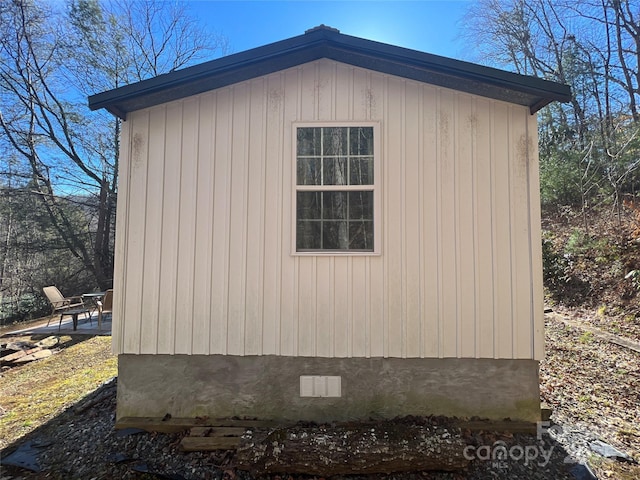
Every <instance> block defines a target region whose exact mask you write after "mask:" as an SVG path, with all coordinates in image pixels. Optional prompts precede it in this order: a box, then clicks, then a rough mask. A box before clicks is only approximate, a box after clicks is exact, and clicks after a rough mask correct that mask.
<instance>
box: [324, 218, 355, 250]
mask: <svg viewBox="0 0 640 480" xmlns="http://www.w3.org/2000/svg"><path fill="white" fill-rule="evenodd" d="M322 248H323V249H325V250H348V249H349V228H348V223H347V222H346V221H335V220H332V221H324V222H322Z"/></svg>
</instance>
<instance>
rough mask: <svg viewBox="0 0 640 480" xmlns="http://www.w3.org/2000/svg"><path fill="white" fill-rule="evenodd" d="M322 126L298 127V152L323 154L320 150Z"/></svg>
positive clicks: (299, 153)
mask: <svg viewBox="0 0 640 480" xmlns="http://www.w3.org/2000/svg"><path fill="white" fill-rule="evenodd" d="M321 138H322V128H298V146H297V150H296V151H297V154H298V156H300V155H314V156H319V155H321V154H322V152H321V150H320V146H321Z"/></svg>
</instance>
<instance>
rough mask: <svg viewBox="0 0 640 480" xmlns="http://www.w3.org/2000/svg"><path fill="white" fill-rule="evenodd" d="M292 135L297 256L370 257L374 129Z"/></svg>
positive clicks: (314, 130) (312, 129)
mask: <svg viewBox="0 0 640 480" xmlns="http://www.w3.org/2000/svg"><path fill="white" fill-rule="evenodd" d="M296 130H297V131H296V192H295V195H296V198H295V201H296V252H374V247H375V235H374V228H375V225H374V224H375V222H374V219H375V214H376V208H375V203H376V202H375V200H376V198H375V195H376V189H375V182H376V181H377V176H378V175H377V174H376V164H375V152H374V150H375V148H374V145H375V142H374V127H373V126H329V127H327V126H323V127H316V126H313V127H302V126H298V127H297V129H296Z"/></svg>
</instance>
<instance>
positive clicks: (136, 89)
mask: <svg viewBox="0 0 640 480" xmlns="http://www.w3.org/2000/svg"><path fill="white" fill-rule="evenodd" d="M320 58H328V59H331V60H335V61H338V62H342V63H346V64H349V65H353V66H356V67H362V68H366V69H369V70H374V71H377V72H381V73H387V74H391V75H396V76H399V77H404V78H408V79H412V80H417V81H420V82H424V83H429V84H432V85H438V86H441V87H447V88H452V89H455V90H459V91H463V92H467V93H472V94H476V95H481V96H484V97H489V98H493V99H497V100H503V101H506V102H510V103H515V104H518V105H524V106H527V107H529V110H530V112H531V113H532V114H533V113H535V112H537V111H538V110H539V109H541V108H542V107H544V106H545V105H547V104H549V103H551V102H553V101H560V102H568V101H569V100H570V99H571V90H570V88H569V87H568V86H567V85H562V84H559V83H555V82H551V81H548V80H542V79H540V78H535V77H528V76H524V75H518V74H515V73H511V72H507V71H504V70H498V69H495V68H490V67H484V66H481V65H477V64H473V63H468V62H463V61H460V60H454V59H451V58H446V57H440V56H438V55H432V54H429V53H424V52H419V51H417V50H410V49H407V48H402V47H396V46H393V45H388V44H385V43H380V42H374V41H372V40H365V39H362V38H358V37H352V36H349V35H344V34H342V33H340V32H339V31H338V30H336V29H334V28H330V27H326V26H324V25H320V26H319V27H316V28H313V29H310V30H307V31H306V32H305V34H304V35H299V36H297V37H293V38H289V39H287V40H282V41H279V42H276V43H271V44H269V45H265V46H262V47H258V48H254V49H251V50H247V51H244V52H240V53H236V54H233V55H229V56H226V57H222V58H219V59H216V60H212V61H209V62H205V63H201V64H199V65H195V66H193V67H188V68H185V69H182V70H176V71H173V72H171V73H167V74H164V75H159V76H157V77H154V78H150V79H148V80H143V81H141V82H137V83H133V84H130V85H126V86H124V87H120V88H116V89H114V90H109V91H106V92H103V93H98V94H96V95H92V96H90V97H89V108H90V109H91V110H97V109H100V108H106V109H107V110H108V111H109V112H111V113H113V114H114V115H116V116H118V117H120V118H122V119H126V117H127V113H128V112H131V111H134V110H139V109H142V108H146V107H151V106H153V105H158V104H161V103H165V102H169V101H172V100H177V99H180V98H184V97H188V96H191V95H196V94H199V93H203V92H206V91H209V90H213V89H216V88H220V87H224V86H226V85H231V84H233V83H238V82H241V81H244V80H249V79H252V78H256V77H259V76H262V75H267V74H270V73H273V72H277V71H280V70H284V69H286V68H291V67H295V66H297V65H301V64H303V63H308V62H312V61H314V60H318V59H320Z"/></svg>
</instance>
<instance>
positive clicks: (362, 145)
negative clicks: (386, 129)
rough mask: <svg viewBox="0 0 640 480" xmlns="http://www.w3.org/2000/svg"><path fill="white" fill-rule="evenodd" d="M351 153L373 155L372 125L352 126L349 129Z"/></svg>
mask: <svg viewBox="0 0 640 480" xmlns="http://www.w3.org/2000/svg"><path fill="white" fill-rule="evenodd" d="M349 153H350V154H351V155H373V127H353V128H351V129H350V131H349Z"/></svg>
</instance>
